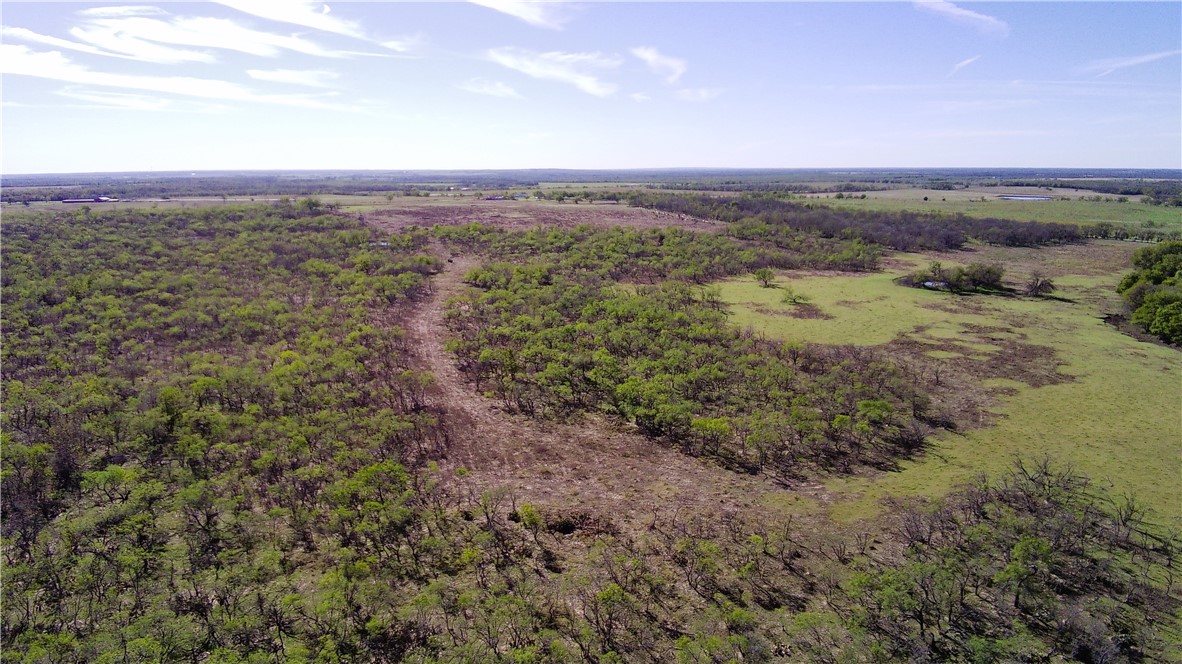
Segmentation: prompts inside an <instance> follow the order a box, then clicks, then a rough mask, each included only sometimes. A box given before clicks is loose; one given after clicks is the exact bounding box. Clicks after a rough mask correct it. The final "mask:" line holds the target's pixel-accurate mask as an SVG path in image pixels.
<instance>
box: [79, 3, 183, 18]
mask: <svg viewBox="0 0 1182 664" xmlns="http://www.w3.org/2000/svg"><path fill="white" fill-rule="evenodd" d="M167 13H168V12H166V11H164V10H163V9H161V8H159V7H152V6H149V5H124V6H120V7H91V8H89V9H81V10H79V11H78V15H79V16H92V17H110V16H160V15H162V14H167Z"/></svg>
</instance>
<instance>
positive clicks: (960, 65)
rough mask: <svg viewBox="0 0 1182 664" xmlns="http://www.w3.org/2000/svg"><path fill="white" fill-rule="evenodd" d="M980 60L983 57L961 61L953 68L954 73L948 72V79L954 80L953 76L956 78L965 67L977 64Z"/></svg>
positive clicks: (977, 56) (976, 56) (975, 56)
mask: <svg viewBox="0 0 1182 664" xmlns="http://www.w3.org/2000/svg"><path fill="white" fill-rule="evenodd" d="M980 59H981V56H979V55H974V56H973V57H971V58H967V59H965V60H961V61H960V62H958V63H956V65H955V66H953V67H952V71H950V72H948V78H952V77H953V76H956V72H958V71H960V70H962V69H964V68H965V67H968V66H969V65H971V64H973V63H974V62H976V61H977V60H980Z"/></svg>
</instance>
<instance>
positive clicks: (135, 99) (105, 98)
mask: <svg viewBox="0 0 1182 664" xmlns="http://www.w3.org/2000/svg"><path fill="white" fill-rule="evenodd" d="M57 94H58V95H60V96H62V97H66V98H69V99H77V100H79V101H84V102H87V103H88V104H90V105H92V106H95V107H98V108H117V109H121V110H131V111H165V110H168V108H169V106H170V105H171V104H172V101H171V100H168V99H164V98H162V97H156V96H153V95H145V94H134V93H128V92H99V91H95V90H86V89H80V88H77V87H74V86H71V87H68V88H65V89H63V90H58V92H57Z"/></svg>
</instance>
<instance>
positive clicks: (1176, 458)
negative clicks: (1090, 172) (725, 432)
mask: <svg viewBox="0 0 1182 664" xmlns="http://www.w3.org/2000/svg"><path fill="white" fill-rule="evenodd" d="M1134 249H1135V245H1129V244H1124V243H1117V242H1103V243H1094V244H1093V245H1086V246H1078V247H1060V248H1055V249H1044V250H1024V249H984V250H982V251H981V252H979V254H978V255H974V256H972V260H985V261H991V260H997V261H999V262H1001V263H1002V264H1003V265H1006V266H1007V267H1008V268H1010V269H1009V273H1008V279H1009V280H1011V281H1020V280H1024V279H1025V276H1026V274H1027V273H1028V271H1029V270H1030V269H1031V266H1032V265H1036V266H1039V269H1042V270H1043V271H1045V272H1047V273H1049V274H1052V275H1053V277H1054V278H1055V283H1056V284H1057V285H1058V286H1059V288H1060V290H1059V291H1058V292H1057V296H1058V297H1057V298H1055V299H1045V300H1035V299H1028V298H1021V297H1014V298H1004V297H998V296H985V295H973V296H955V295H951V294H948V293H943V292H935V291H926V290H919V289H911V288H904V287H901V286H898V285H896V284H895V283H893V281H892V280H893V279H894V278H895V277H897V276H899V275H900V274H902V273H904V272H906V271H908V270H909V269H913V267H914V266H919V265H924V264H926V262H927V261H928V260H930V259H932V258H935V259H940V260H943V261H945V262H949V261H950V259H953V258H954V257H953V256H950V255H947V254H945V255H933V256H920V255H904V256H900V257H898V260H897V263H895V265H893V266H892V267H891V268H890V269H888V270H886V271H884V272H882V273H878V274H870V275H855V276H848V275H847V276H820V275H815V274H800V273H787V274H784V275H783V276H782V278H780V279H779V280H778V281H777V284H778V285H780V286H784V287H791V288H792V289H793V290H794V291H795V292H796V293H798V294H803V295H806V296H807V297H809V298H810V304H811V306H810V307H809V308H808V309H807V310H805V311H800V310H799V309H800V308H799V307H793V306H791V305H788V304H782V303H780V301H779V299H780V293H781V292H782V291H781V289H780V288H761V287H760V286H759V285H758V284H757V283H755V282H754V281H753V280H750V279H732V280H728V281H726V282H724V283H722V284H721V288H722V298H723V299H724V300H725V301H726V302H728V303H730V304H731V306H732V310H733V312H734V313H733V316H732V320H733V321H734V322H735V323H736V324H738V325H740V326H750V327H751V328H752V329H753V330H756V331H758V332H760V333H762V334H765V335H767V336H769V337H773V338H777V339H786V340H798V341H807V342H811V343H851V344H859V345H870V346H881V345H887V347H888V348H898V349H899V350H903V351H905V352H909V353H911V354H912V356H913V357H915V358H916V361H919V362H928V363H929V365H930V369H929V370H939V367H940V366H941V364H945V365H947V366H946V368H945V369H944V370H945V371H948V372H949V373H957V372H961V373H964V374H967V375H969V376H971V378H970V379H969V380H968V381H967V382H962V383H959V386H960V389H964V390H966V391H967V392H968V394H966V395H965V397H966V399H967V402H966V399H960V400H959V401H958V400H951V403H952V404H953V405H954V406H956V407H959V408H961V409H963V412H962V413H961V415H962V416H964V415H968V414H969V413H976V415H974V416H970V419H977V420H978V421H977V423H976V424H975V426H974V427H973V428H969V429H968V430H966V431H963V432H960V433H944V434H942V435H940V436H938V437H937V438H936V439H935V440H934V441H933V444H932V447H931V449H930V450H929V451H928V452H927V453H926V454H925V455H923V456H921V457H919V458H917V459H914V460H911V461H904V462H902V463H901V466H900V472H897V473H885V474H880V475H877V476H874V477H857V478H839V479H833V480H831V481H829V482H828V483H827V487H828V488H829V489H830V490H831V491H832V492H833V493H834V494H835V495H836V496H837V498H836V499H835V502H834V504H833V505H832V512H833V514H834V515H835V516H838V517H841V518H848V519H852V518H859V517H865V516H868V515H870V514H873V513H874V512H875V511H876V509H878V508H877V505H878V503H879V501H881V500H882V499H883V498H885V497H887V496H893V497H900V496H906V495H924V496H936V495H940V494H942V493H944V492H945V491H947V490H948V489H949V488H950V487H951V486H953V485H956V484H962V483H965V482H968V481H970V480H971V479H972V478H973V477H974V476H975V475H976V474H977V473H981V472H985V473H990V474H996V473H998V472H1000V471H1002V470H1004V469H1005V468H1006V466H1007V465H1008V464H1010V463H1011V461H1012V459H1013V457H1014V455H1016V454H1023V455H1029V454H1044V453H1045V454H1048V455H1050V456H1051V457H1052V458H1055V459H1058V460H1061V461H1063V462H1068V463H1072V464H1073V465H1074V466H1075V467H1076V468H1077V469H1078V470H1079V471H1080V472H1083V473H1085V474H1088V475H1090V476H1091V477H1093V478H1096V479H1098V480H1101V481H1102V482H1106V483H1109V482H1110V483H1111V486H1112V487H1113V489H1114V490H1115V491H1116V492H1117V493H1118V494H1119V493H1133V492H1135V493H1137V494H1138V495H1139V496H1140V497H1141V498H1142V499H1143V500H1145V501H1146V502H1147V503H1149V504H1150V505H1151V506H1152V507H1153V509H1154V510H1155V511H1156V512H1157V513H1158V514H1159V515H1161V517H1163V518H1164V519H1166V520H1168V521H1170V522H1172V523H1174V524H1178V523H1179V521H1180V520H1182V502H1180V501H1179V494H1178V484H1177V481H1178V477H1179V476H1180V475H1182V457H1180V455H1179V444H1178V443H1179V441H1182V421H1180V418H1179V416H1178V415H1179V412H1178V386H1179V384H1180V382H1182V362H1180V361H1179V357H1178V353H1177V351H1176V350H1173V349H1170V348H1166V347H1163V346H1161V345H1158V344H1154V343H1149V342H1143V341H1138V340H1136V339H1133V338H1131V337H1129V336H1127V335H1124V334H1122V333H1121V332H1119V331H1118V330H1116V329H1115V328H1113V327H1112V326H1111V325H1108V324H1107V323H1105V322H1104V320H1103V317H1104V315H1105V314H1108V313H1112V312H1114V311H1117V310H1118V308H1119V306H1120V303H1119V298H1118V297H1117V296H1116V294H1115V293H1114V292H1113V288H1114V286H1115V284H1116V282H1117V281H1118V280H1119V277H1120V274H1121V270H1120V269H1119V268H1118V267H1117V266H1119V265H1120V264H1121V263H1122V262H1124V261H1127V258H1126V257H1127V256H1128V255H1130V254H1131V253H1132V251H1133V250H1134ZM1047 254H1049V255H1047ZM966 258H967V256H962V257H960V260H962V261H965V260H966ZM1048 259H1049V260H1048ZM1114 268H1116V269H1114ZM1106 270H1113V271H1109V272H1105V271H1106ZM793 314H795V315H793ZM1023 350H1026V351H1027V352H1021V351H1023ZM1034 351H1037V352H1034ZM925 358H926V359H925ZM932 360H936V361H937V362H936V363H933V362H931V361H932ZM974 383H975V384H976V385H978V386H979V388H978V389H977V390H974V389H972V388H971V387H969V386H970V385H972V384H974ZM949 385H950V388H949V389H955V386H956V385H957V384H956V383H952V382H950V383H949Z"/></svg>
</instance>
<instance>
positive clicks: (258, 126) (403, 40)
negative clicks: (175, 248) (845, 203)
mask: <svg viewBox="0 0 1182 664" xmlns="http://www.w3.org/2000/svg"><path fill="white" fill-rule="evenodd" d="M2 21H3V26H4V27H3V32H2V34H0V37H2V44H0V50H2V52H0V71H2V72H3V107H2V110H3V137H2V138H3V164H2V169H3V172H4V173H11V174H15V173H42V172H89V171H140V170H206V169H278V168H283V169H433V168H647V167H652V168H663V167H769V168H772V167H784V168H810V167H817V168H829V167H847V166H848V167H893V166H898V167H959V166H963V167H972V166H982V167H987V166H998V167H1003V166H1010V167H1044V166H1046V167H1055V166H1057V167H1084V168H1092V167H1095V168H1100V167H1112V168H1118V167H1119V168H1135V167H1143V168H1182V3H1179V2H1151V3H1134V2H1112V3H1108V2H1053V3H1028V2H1002V3H969V2H962V3H955V4H954V3H951V2H946V1H941V0H935V1H929V2H877V3H805V2H755V3H723V2H691V3H674V2H644V3H623V2H578V3H573V2H572V3H567V2H561V3H560V2H548V3H538V2H520V1H517V0H478V1H475V2H466V3H465V2H354V3H346V2H339V3H329V4H324V3H320V2H300V1H298V0H221V1H219V2H204V3H183V2H164V3H147V4H120V3H109V4H84V3H58V2H35V3H34V2H27V3H22V2H4V3H3V16H2Z"/></svg>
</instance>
